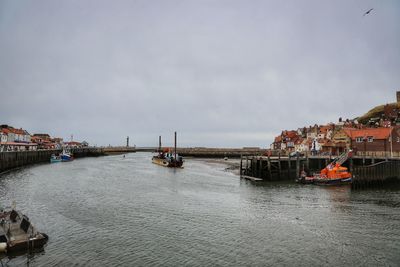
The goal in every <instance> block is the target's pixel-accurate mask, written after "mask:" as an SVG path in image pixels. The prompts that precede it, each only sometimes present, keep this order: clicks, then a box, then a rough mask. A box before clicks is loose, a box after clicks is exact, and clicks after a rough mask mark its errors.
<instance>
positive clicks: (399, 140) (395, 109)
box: [270, 92, 400, 155]
mask: <svg viewBox="0 0 400 267" xmlns="http://www.w3.org/2000/svg"><path fill="white" fill-rule="evenodd" d="M399 106H400V92H397V103H394V104H386V105H384V106H383V107H382V108H381V110H380V109H378V110H377V111H376V112H374V113H372V114H371V116H366V117H364V116H363V117H360V118H358V119H353V120H349V119H346V120H342V118H339V120H338V122H336V123H328V124H326V125H317V124H315V125H313V126H308V127H301V128H298V129H297V130H283V131H282V132H281V134H280V135H278V136H276V137H275V139H274V142H273V143H272V144H271V147H270V148H271V150H275V151H276V150H278V151H282V152H284V153H288V154H290V153H292V154H298V153H304V152H309V153H310V154H312V155H339V154H340V153H342V152H344V151H346V150H350V149H351V150H353V151H354V152H355V153H359V154H362V153H375V154H385V153H393V152H399V151H400V108H399Z"/></svg>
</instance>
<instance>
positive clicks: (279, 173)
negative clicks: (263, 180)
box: [278, 152, 282, 179]
mask: <svg viewBox="0 0 400 267" xmlns="http://www.w3.org/2000/svg"><path fill="white" fill-rule="evenodd" d="M281 170H282V166H281V152H279V153H278V176H279V179H281Z"/></svg>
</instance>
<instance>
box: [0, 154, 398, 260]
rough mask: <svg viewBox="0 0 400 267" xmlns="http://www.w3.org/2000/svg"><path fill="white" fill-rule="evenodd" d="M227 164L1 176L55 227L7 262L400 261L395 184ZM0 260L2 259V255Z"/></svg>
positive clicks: (40, 169)
mask: <svg viewBox="0 0 400 267" xmlns="http://www.w3.org/2000/svg"><path fill="white" fill-rule="evenodd" d="M224 168H225V166H223V165H220V164H215V163H207V162H205V161H202V160H191V159H187V160H186V162H185V168H184V169H178V170H174V169H168V168H164V167H160V166H157V165H154V164H152V163H151V154H148V153H137V154H129V155H127V156H126V158H123V157H122V156H109V157H99V158H85V159H79V160H75V161H73V162H70V163H59V164H44V165H36V166H33V167H29V168H24V169H21V170H19V171H13V172H10V173H7V174H3V175H1V176H0V205H3V206H8V205H10V203H11V201H13V200H15V201H16V202H17V207H18V209H19V210H21V211H22V212H24V213H25V214H27V215H28V216H29V217H30V219H31V221H32V222H33V223H34V224H35V225H36V226H37V228H38V229H39V230H40V231H42V232H45V233H47V234H48V235H49V236H50V241H49V243H48V245H47V246H46V248H45V251H44V252H42V253H37V254H35V255H33V256H32V257H29V258H28V257H27V256H20V257H16V258H12V259H9V258H3V259H2V260H1V261H2V263H3V265H4V266H6V264H7V265H9V266H19V265H26V264H29V266H160V265H162V266H272V265H273V266H277V265H289V266H320V265H330V266H333V265H335V266H342V265H346V266H377V265H387V266H399V264H400V192H399V191H398V190H367V191H351V189H350V188H349V187H318V186H310V185H305V186H304V185H303V186H301V185H297V184H294V183H289V182H285V183H268V184H265V185H254V184H251V183H248V182H246V181H243V180H240V179H239V178H238V177H237V176H235V175H234V174H232V173H230V172H226V171H224ZM0 265H1V264H0Z"/></svg>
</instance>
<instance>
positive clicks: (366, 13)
mask: <svg viewBox="0 0 400 267" xmlns="http://www.w3.org/2000/svg"><path fill="white" fill-rule="evenodd" d="M372 10H374V9H373V8H371V9H370V10H368V11H367V12H365V13H364V15H363V16H365V15H368V14H369V13H370V12H371V11H372Z"/></svg>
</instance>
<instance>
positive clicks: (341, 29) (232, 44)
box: [0, 0, 400, 147]
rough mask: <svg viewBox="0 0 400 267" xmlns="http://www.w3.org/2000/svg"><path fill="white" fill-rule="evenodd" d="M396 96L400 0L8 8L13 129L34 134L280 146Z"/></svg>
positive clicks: (6, 100)
mask: <svg viewBox="0 0 400 267" xmlns="http://www.w3.org/2000/svg"><path fill="white" fill-rule="evenodd" d="M370 8H374V10H373V11H372V12H371V13H370V14H369V15H366V16H363V13H364V12H365V11H367V10H368V9H370ZM396 90H400V1H397V0H393V1H389V0H387V1H386V0H385V1H382V0H379V1H378V0H376V1H372V0H360V1H349V0H343V1H320V0H315V1H267V0H263V1H257V0H250V1H249V0H196V1H194V0H193V1H191V0H159V1H155V0H154V1H153V0H139V1H133V0H130V1H123V0H120V1H99V0H93V1H90V0H84V1H82V0H75V1H74V0H65V1H61V0H59V1H54V0H48V1H44V0H39V1H37V0H36V1H33V0H32V1H14V0H0V123H8V124H11V125H13V126H15V127H23V128H25V129H27V130H28V131H30V132H31V133H35V132H48V133H49V134H51V135H52V136H61V137H64V138H65V139H67V138H69V136H70V134H74V139H77V140H80V141H82V140H87V141H89V143H92V144H97V145H108V144H113V145H119V144H123V143H124V142H125V138H126V136H128V135H129V136H130V138H131V140H132V143H135V144H136V145H139V146H147V145H157V142H158V135H163V139H164V140H165V143H166V145H170V144H172V140H173V132H174V131H175V130H176V131H178V134H179V142H180V145H182V146H217V147H242V146H260V147H266V146H269V144H270V143H271V142H272V140H273V137H274V136H275V135H277V134H279V133H280V131H281V130H282V129H295V128H297V127H302V126H307V125H311V124H314V123H318V124H322V123H328V122H334V121H337V119H338V118H339V117H344V118H353V117H356V116H358V115H362V114H363V113H364V112H366V111H367V110H368V109H370V108H371V107H373V106H375V105H379V104H384V103H388V102H394V101H395V91H396Z"/></svg>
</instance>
